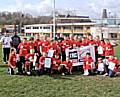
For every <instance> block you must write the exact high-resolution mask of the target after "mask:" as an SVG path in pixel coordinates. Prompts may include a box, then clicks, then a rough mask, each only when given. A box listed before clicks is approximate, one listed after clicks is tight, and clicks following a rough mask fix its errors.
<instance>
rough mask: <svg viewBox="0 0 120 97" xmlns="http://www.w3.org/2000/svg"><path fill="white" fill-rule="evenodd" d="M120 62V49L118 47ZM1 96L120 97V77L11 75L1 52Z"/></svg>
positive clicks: (76, 74)
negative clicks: (4, 63)
mask: <svg viewBox="0 0 120 97" xmlns="http://www.w3.org/2000/svg"><path fill="white" fill-rule="evenodd" d="M115 51H116V56H117V57H118V58H119V60H120V46H117V47H116V48H115ZM0 56H1V57H0V64H1V66H0V97H120V84H119V83H120V76H118V77H116V78H109V77H104V76H89V77H84V76H83V75H82V74H81V73H80V72H78V73H75V74H73V75H70V76H60V75H52V76H49V75H43V76H40V77H38V76H17V75H14V76H10V75H8V74H7V73H6V71H7V68H6V67H4V66H3V65H2V64H3V63H2V54H1V52H0Z"/></svg>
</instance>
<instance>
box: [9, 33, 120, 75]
mask: <svg viewBox="0 0 120 97" xmlns="http://www.w3.org/2000/svg"><path fill="white" fill-rule="evenodd" d="M89 45H93V46H94V47H95V55H96V62H93V59H92V57H91V55H90V53H87V54H86V56H85V57H84V59H83V60H84V64H83V70H84V75H90V74H93V73H98V74H103V75H109V76H110V77H112V76H115V75H117V72H118V66H119V65H118V64H119V63H118V60H117V58H116V57H114V49H113V46H112V45H111V43H110V42H109V41H108V40H106V41H104V40H100V38H99V36H97V37H95V38H94V39H93V37H92V35H86V36H84V37H79V36H72V35H70V36H69V37H66V36H63V35H61V36H60V37H59V38H58V39H57V40H56V41H55V40H51V39H48V38H47V37H46V36H44V38H42V39H41V38H40V36H39V35H37V36H36V38H33V37H32V38H30V40H29V41H28V40H27V38H26V37H24V38H23V39H22V42H21V43H20V44H19V45H18V47H17V48H14V49H11V54H10V57H9V61H8V67H9V73H10V74H14V69H15V68H17V70H18V72H17V74H27V75H32V74H33V72H36V74H37V75H42V74H45V73H49V74H53V73H60V74H62V75H66V74H72V71H73V62H72V60H70V58H68V57H66V53H65V51H66V49H72V48H76V47H83V46H89ZM49 50H54V53H53V56H52V57H50V56H48V52H49ZM48 59H49V63H50V68H48V67H46V64H49V63H47V62H48Z"/></svg>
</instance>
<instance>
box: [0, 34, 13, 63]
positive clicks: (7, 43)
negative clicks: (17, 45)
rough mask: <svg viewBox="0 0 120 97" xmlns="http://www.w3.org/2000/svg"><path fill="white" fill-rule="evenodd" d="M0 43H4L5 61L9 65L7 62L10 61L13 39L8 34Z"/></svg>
mask: <svg viewBox="0 0 120 97" xmlns="http://www.w3.org/2000/svg"><path fill="white" fill-rule="evenodd" d="M0 42H1V43H2V48H3V60H4V63H6V64H7V61H8V60H9V54H10V47H11V42H12V39H11V37H9V35H8V33H7V32H6V33H5V35H4V36H3V37H2V38H1V40H0Z"/></svg>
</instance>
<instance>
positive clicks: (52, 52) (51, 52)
mask: <svg viewBox="0 0 120 97" xmlns="http://www.w3.org/2000/svg"><path fill="white" fill-rule="evenodd" d="M53 54H54V50H49V51H48V57H50V58H52V57H53Z"/></svg>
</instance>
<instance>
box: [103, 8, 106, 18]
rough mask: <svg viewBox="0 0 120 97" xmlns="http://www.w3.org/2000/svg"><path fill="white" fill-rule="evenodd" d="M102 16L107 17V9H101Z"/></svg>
mask: <svg viewBox="0 0 120 97" xmlns="http://www.w3.org/2000/svg"><path fill="white" fill-rule="evenodd" d="M102 18H103V19H104V18H107V9H103V13H102Z"/></svg>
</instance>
